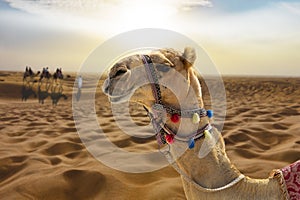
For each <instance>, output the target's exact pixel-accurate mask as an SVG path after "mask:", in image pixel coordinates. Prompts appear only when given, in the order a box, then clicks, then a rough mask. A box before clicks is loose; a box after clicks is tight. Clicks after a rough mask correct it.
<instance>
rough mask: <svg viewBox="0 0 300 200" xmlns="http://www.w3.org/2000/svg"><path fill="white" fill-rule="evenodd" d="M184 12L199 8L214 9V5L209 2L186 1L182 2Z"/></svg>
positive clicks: (200, 0)
mask: <svg viewBox="0 0 300 200" xmlns="http://www.w3.org/2000/svg"><path fill="white" fill-rule="evenodd" d="M181 5H182V7H183V9H184V10H190V9H192V8H198V7H212V6H213V4H212V2H211V1H209V0H184V1H182V2H181Z"/></svg>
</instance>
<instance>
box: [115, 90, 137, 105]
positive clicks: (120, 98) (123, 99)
mask: <svg viewBox="0 0 300 200" xmlns="http://www.w3.org/2000/svg"><path fill="white" fill-rule="evenodd" d="M132 94H133V92H128V93H126V94H124V95H119V96H112V95H109V100H110V102H111V103H124V102H126V101H128V100H129V99H130V97H131V96H132Z"/></svg>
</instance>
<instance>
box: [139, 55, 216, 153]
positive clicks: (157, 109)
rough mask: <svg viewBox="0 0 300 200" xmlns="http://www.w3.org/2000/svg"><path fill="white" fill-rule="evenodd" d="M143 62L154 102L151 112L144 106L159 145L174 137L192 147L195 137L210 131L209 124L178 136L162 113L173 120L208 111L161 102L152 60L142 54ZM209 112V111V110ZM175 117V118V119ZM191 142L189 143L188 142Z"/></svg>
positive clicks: (203, 114)
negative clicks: (172, 105)
mask: <svg viewBox="0 0 300 200" xmlns="http://www.w3.org/2000/svg"><path fill="white" fill-rule="evenodd" d="M142 59H143V63H144V66H145V70H146V74H147V77H148V80H149V81H150V84H151V89H152V94H153V97H154V99H155V104H154V105H153V106H152V112H150V111H149V110H148V109H147V108H146V107H144V108H145V110H146V111H147V113H148V116H149V118H150V120H151V122H152V125H153V128H154V131H155V134H156V139H157V142H158V144H159V145H163V144H166V143H169V144H171V143H173V141H174V139H177V140H180V141H186V142H188V143H189V147H193V145H194V141H195V140H196V139H199V138H201V137H202V136H204V132H205V131H210V130H211V129H212V127H211V125H210V124H209V123H208V124H206V125H205V126H204V127H202V128H200V129H198V130H197V131H196V132H195V133H193V134H192V135H190V136H189V137H179V136H176V133H175V132H174V131H172V130H171V129H170V128H169V127H168V126H167V125H166V124H165V123H163V121H162V118H163V116H162V115H163V113H164V112H166V113H168V114H169V115H171V116H172V117H171V120H172V118H173V119H174V120H177V119H178V118H180V117H181V118H193V117H194V116H196V117H198V118H199V119H200V118H201V117H206V116H208V112H207V111H206V110H205V109H204V108H197V109H192V110H179V109H176V108H174V107H171V106H168V105H165V104H163V102H162V97H161V90H160V86H159V81H158V76H157V72H156V69H155V68H154V65H153V62H152V60H151V58H150V56H148V55H142ZM210 113H211V111H210ZM175 118H177V119H175ZM172 121H173V120H172ZM190 143H191V144H190Z"/></svg>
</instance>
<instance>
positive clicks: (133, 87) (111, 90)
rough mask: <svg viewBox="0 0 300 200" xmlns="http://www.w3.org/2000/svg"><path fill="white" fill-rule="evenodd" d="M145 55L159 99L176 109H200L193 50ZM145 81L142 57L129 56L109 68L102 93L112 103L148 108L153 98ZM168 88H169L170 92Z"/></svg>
mask: <svg viewBox="0 0 300 200" xmlns="http://www.w3.org/2000/svg"><path fill="white" fill-rule="evenodd" d="M148 56H149V57H150V59H151V61H152V63H153V65H154V70H155V72H156V74H157V77H158V82H159V84H160V85H161V86H160V89H161V97H162V102H163V103H164V104H167V105H171V106H173V107H177V108H179V107H180V106H187V107H189V106H190V107H193V106H195V104H197V106H200V107H202V106H203V103H202V98H201V87H200V83H199V81H198V79H197V76H196V74H195V71H194V69H193V64H194V62H195V60H196V53H195V50H194V49H193V48H190V47H187V48H185V49H184V52H183V53H181V52H178V51H175V50H173V49H159V50H156V51H153V52H151V53H150V54H149V55H148ZM147 81H148V76H147V72H146V70H145V61H143V55H132V56H128V57H126V58H123V59H121V60H120V61H118V62H117V63H115V64H114V65H113V67H112V68H111V69H110V71H109V73H108V78H107V79H106V80H105V82H104V85H103V91H104V93H105V94H106V95H108V96H109V98H110V101H111V102H112V103H121V102H125V101H128V100H130V101H135V102H138V103H141V104H143V105H144V106H146V107H148V108H150V107H151V106H152V105H153V104H154V103H155V98H154V96H153V93H152V89H151V84H149V81H148V82H147ZM147 83H148V84H147ZM162 83H163V84H162ZM169 86H172V88H173V89H172V90H173V91H172V90H171V89H170V88H169ZM174 88H175V90H176V95H175V94H174ZM133 93H138V95H133ZM132 95H133V96H132ZM191 95H194V96H196V100H195V98H191ZM191 99H194V100H193V101H192V100H191ZM179 102H181V103H179ZM182 102H184V103H183V104H184V105H183V104H182Z"/></svg>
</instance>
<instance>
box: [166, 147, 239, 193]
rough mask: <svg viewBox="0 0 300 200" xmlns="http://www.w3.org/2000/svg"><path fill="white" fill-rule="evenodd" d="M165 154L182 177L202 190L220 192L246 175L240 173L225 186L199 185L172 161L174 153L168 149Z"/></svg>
mask: <svg viewBox="0 0 300 200" xmlns="http://www.w3.org/2000/svg"><path fill="white" fill-rule="evenodd" d="M163 154H164V155H165V156H166V158H167V160H168V161H169V163H171V165H172V167H173V168H174V169H175V170H176V171H177V172H178V173H179V174H180V175H181V177H182V178H183V179H184V180H185V181H186V182H188V183H191V184H192V185H193V186H195V187H196V188H197V189H198V190H200V191H202V192H219V191H222V190H225V189H228V188H231V187H232V186H234V185H236V184H237V183H239V182H240V181H241V180H243V179H244V178H245V175H243V174H240V175H239V176H238V177H237V178H236V179H234V180H232V181H231V182H230V183H228V184H227V185H224V186H222V187H218V188H206V187H203V186H201V185H199V184H198V183H196V182H195V181H194V180H192V179H191V178H190V177H189V176H188V175H187V174H186V173H185V172H183V171H182V170H181V169H180V168H179V166H178V165H177V163H176V162H175V161H174V162H173V161H172V155H171V153H170V151H167V153H163Z"/></svg>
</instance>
